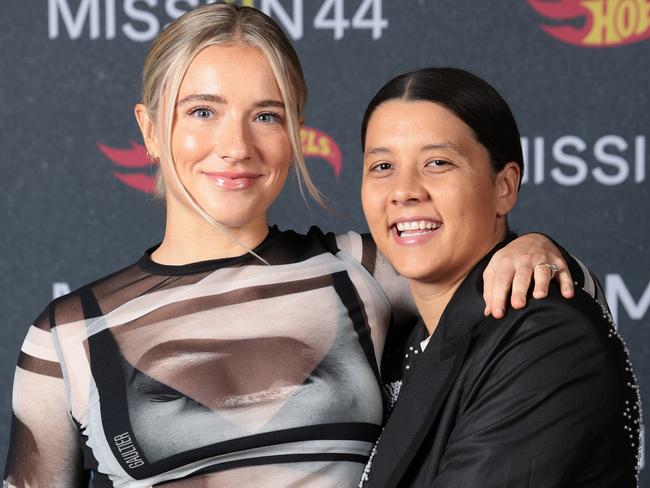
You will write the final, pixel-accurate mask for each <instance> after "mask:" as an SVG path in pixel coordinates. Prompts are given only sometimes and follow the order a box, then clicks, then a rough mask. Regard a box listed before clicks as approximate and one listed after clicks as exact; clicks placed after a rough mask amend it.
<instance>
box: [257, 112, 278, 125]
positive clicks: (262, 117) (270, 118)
mask: <svg viewBox="0 0 650 488" xmlns="http://www.w3.org/2000/svg"><path fill="white" fill-rule="evenodd" d="M255 120H258V121H260V122H264V123H265V124H271V123H274V122H282V119H281V118H280V116H279V115H278V114H275V113H273V112H264V113H261V114H259V115H258V116H257V117H255Z"/></svg>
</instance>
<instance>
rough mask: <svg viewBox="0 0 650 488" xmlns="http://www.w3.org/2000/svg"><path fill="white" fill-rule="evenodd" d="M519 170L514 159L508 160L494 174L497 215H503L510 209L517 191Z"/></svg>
mask: <svg viewBox="0 0 650 488" xmlns="http://www.w3.org/2000/svg"><path fill="white" fill-rule="evenodd" d="M520 179H521V170H520V169H519V165H518V164H517V163H515V162H514V161H511V162H509V163H508V164H506V165H505V166H504V168H503V169H502V170H501V171H499V173H498V174H497V176H496V185H495V187H496V198H497V215H498V216H499V217H503V216H505V215H507V214H508V212H510V210H512V207H514V206H515V202H516V201H517V194H518V193H519V181H520Z"/></svg>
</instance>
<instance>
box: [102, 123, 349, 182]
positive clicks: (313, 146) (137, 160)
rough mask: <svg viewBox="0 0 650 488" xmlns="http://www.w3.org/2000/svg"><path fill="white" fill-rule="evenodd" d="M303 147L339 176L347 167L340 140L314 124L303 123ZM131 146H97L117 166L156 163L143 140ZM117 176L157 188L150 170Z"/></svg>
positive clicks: (132, 167)
mask: <svg viewBox="0 0 650 488" xmlns="http://www.w3.org/2000/svg"><path fill="white" fill-rule="evenodd" d="M300 139H301V143H302V150H303V153H304V155H305V157H307V158H310V157H317V158H320V159H323V160H324V161H326V162H327V163H328V164H329V165H330V166H331V167H332V171H333V172H334V174H335V175H336V177H337V178H338V177H339V176H340V175H341V170H342V169H343V158H342V156H341V149H340V148H339V145H338V144H337V143H336V141H335V140H334V139H333V138H332V137H331V136H329V135H327V134H326V133H325V132H323V131H321V130H318V129H314V128H312V127H303V128H302V129H301V130H300ZM129 144H130V145H131V147H130V148H114V147H110V146H107V145H105V144H102V143H101V142H99V143H97V148H98V149H99V150H100V151H101V152H102V154H103V155H104V156H106V157H107V158H108V159H110V160H111V161H112V162H113V163H114V164H115V165H116V166H120V167H122V168H128V169H147V170H148V169H149V168H150V167H151V166H152V163H151V161H149V158H148V157H147V150H146V149H145V147H144V146H143V145H142V144H138V143H137V142H135V141H133V140H132V141H129ZM113 176H115V178H117V179H118V180H120V181H121V182H122V183H124V184H125V185H127V186H130V187H131V188H135V189H136V190H139V191H141V192H144V193H153V192H154V191H155V188H156V183H155V178H154V177H153V175H152V174H151V172H150V171H149V170H148V171H147V172H144V173H143V172H134V173H124V172H118V171H114V172H113Z"/></svg>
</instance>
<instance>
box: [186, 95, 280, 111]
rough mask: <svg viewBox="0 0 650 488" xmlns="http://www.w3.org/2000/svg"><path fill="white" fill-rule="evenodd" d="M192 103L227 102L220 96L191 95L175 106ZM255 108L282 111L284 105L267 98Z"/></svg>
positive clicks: (256, 104) (257, 103)
mask: <svg viewBox="0 0 650 488" xmlns="http://www.w3.org/2000/svg"><path fill="white" fill-rule="evenodd" d="M193 102H211V103H218V104H227V103H228V101H227V100H226V99H225V98H223V97H222V96H219V95H212V94H208V93H196V94H192V95H188V96H186V97H183V98H182V99H180V100H179V101H178V103H177V104H176V105H177V106H179V105H185V104H187V103H193ZM254 106H255V107H257V108H268V107H276V108H282V109H284V103H283V102H282V101H281V100H275V99H272V98H267V99H264V100H260V101H258V102H255V104H254Z"/></svg>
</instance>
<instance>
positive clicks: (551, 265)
mask: <svg viewBox="0 0 650 488" xmlns="http://www.w3.org/2000/svg"><path fill="white" fill-rule="evenodd" d="M539 266H546V267H547V268H548V269H550V270H551V279H553V277H554V276H555V273H557V272H558V271H560V267H559V266H558V265H557V264H555V263H539V264H536V265H535V267H534V268H533V269H534V270H535V269H537V268H538V267H539Z"/></svg>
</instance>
